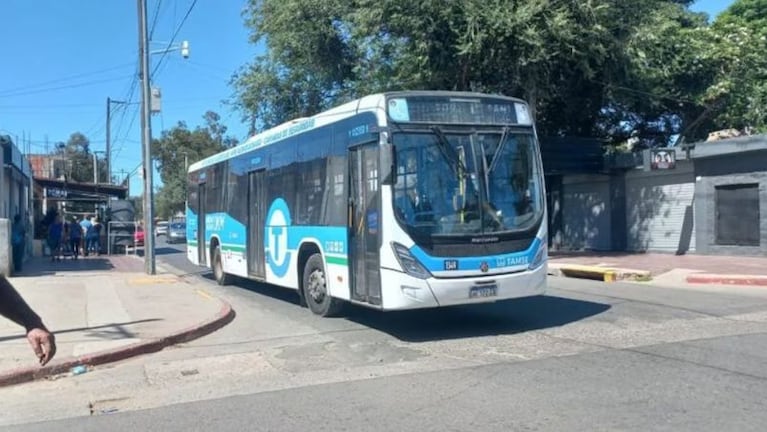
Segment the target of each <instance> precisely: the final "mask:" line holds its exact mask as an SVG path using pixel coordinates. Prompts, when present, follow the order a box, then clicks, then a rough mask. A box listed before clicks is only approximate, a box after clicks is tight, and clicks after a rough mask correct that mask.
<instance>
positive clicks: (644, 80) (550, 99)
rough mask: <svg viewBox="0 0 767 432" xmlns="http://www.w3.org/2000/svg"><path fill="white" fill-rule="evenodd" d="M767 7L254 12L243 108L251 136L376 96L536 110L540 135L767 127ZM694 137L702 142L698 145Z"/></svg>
mask: <svg viewBox="0 0 767 432" xmlns="http://www.w3.org/2000/svg"><path fill="white" fill-rule="evenodd" d="M765 2H767V0H738V1H736V2H735V4H733V6H732V7H731V8H730V9H729V10H728V11H727V12H725V13H724V14H722V15H721V17H720V18H719V19H718V20H717V21H716V22H715V23H714V24H709V23H708V19H707V17H706V16H705V15H703V14H698V13H693V12H691V11H690V10H689V8H688V7H689V5H690V4H691V3H692V1H690V0H589V1H560V0H518V1H513V2H510V1H508V0H462V1H457V0H456V1H442V0H440V1H438V0H423V1H419V2H413V1H409V0H388V1H380V0H379V1H373V0H326V1H324V2H319V3H318V2H315V1H312V0H249V2H248V7H247V8H246V10H245V12H244V17H245V22H246V25H247V26H248V27H249V28H250V29H251V41H252V42H253V43H260V42H263V43H265V44H266V47H267V52H266V53H265V54H264V55H263V56H260V57H258V58H256V59H254V61H253V62H252V63H250V64H248V65H246V66H244V67H243V69H242V70H241V71H240V73H239V74H238V75H237V76H236V77H235V78H234V80H233V85H234V88H235V91H236V94H237V96H238V97H237V105H238V107H239V108H240V109H241V110H242V112H243V115H244V118H245V119H247V120H248V121H249V122H250V124H251V129H252V130H253V131H256V130H260V129H264V128H267V127H271V126H274V125H276V124H279V123H281V122H284V121H287V120H290V119H292V118H296V117H304V116H308V115H312V114H315V113H317V112H319V111H320V110H322V109H325V108H328V107H329V106H332V105H335V104H337V103H340V102H343V101H346V100H349V99H352V98H355V97H359V96H361V95H364V94H370V93H375V92H379V91H389V90H400V89H448V90H472V91H483V92H490V93H503V94H507V95H511V96H519V97H523V98H525V99H527V100H528V101H529V102H530V103H531V105H532V106H533V107H534V112H535V113H536V120H537V122H538V126H539V129H540V132H541V134H543V135H580V136H597V137H602V138H608V139H611V140H612V141H613V142H624V141H625V140H626V138H627V136H628V134H629V133H630V132H631V131H632V130H633V131H639V132H640V135H641V136H642V137H643V138H644V139H645V140H649V141H650V142H652V143H654V144H663V143H665V142H667V141H668V137H669V136H670V135H672V134H676V133H680V132H686V133H690V134H693V135H695V136H698V137H699V136H701V135H705V133H706V132H707V131H708V130H709V129H710V128H722V127H738V128H740V127H745V126H756V127H763V126H764V123H765V120H764V116H765V114H764V108H763V107H764V106H765V104H764V98H765V94H767V90H765V87H764V83H765V82H767V80H765V79H764V71H765V70H767V68H765V65H764V61H765V58H767V56H765V55H764V53H765V50H764V39H763V37H764V34H765V31H766V30H764V29H766V28H767V25H765V15H767V14H765V10H767V8H766V7H765ZM696 134H697V135H696Z"/></svg>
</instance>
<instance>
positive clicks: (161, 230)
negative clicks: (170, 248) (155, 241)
mask: <svg viewBox="0 0 767 432" xmlns="http://www.w3.org/2000/svg"><path fill="white" fill-rule="evenodd" d="M167 234H168V221H160V222H157V224H156V225H155V227H154V235H155V237H159V236H161V235H167Z"/></svg>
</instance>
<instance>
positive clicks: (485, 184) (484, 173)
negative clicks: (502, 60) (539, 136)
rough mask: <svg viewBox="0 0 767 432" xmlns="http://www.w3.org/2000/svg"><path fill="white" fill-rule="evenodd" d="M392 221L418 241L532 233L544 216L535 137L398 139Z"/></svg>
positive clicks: (457, 134)
mask: <svg viewBox="0 0 767 432" xmlns="http://www.w3.org/2000/svg"><path fill="white" fill-rule="evenodd" d="M392 138H393V144H394V147H395V149H396V160H397V179H396V183H395V187H394V206H395V209H396V211H395V214H396V215H397V219H398V220H399V222H400V224H401V225H403V227H405V229H406V230H407V231H408V232H410V233H411V234H415V235H471V236H476V235H484V234H498V233H503V232H510V231H518V230H524V229H527V228H529V227H530V226H531V225H532V224H533V223H535V222H536V221H537V220H538V218H539V216H540V215H541V214H542V212H543V197H542V196H541V195H542V190H543V187H542V184H541V182H542V174H541V172H540V168H539V164H538V152H537V147H536V145H535V139H534V137H533V135H532V133H520V132H510V131H509V130H508V129H506V128H503V129H501V128H495V129H493V130H491V131H481V132H477V131H476V130H472V131H466V132H462V131H460V130H459V131H456V130H452V129H451V130H450V131H446V130H442V129H440V128H432V129H431V131H429V132H400V133H395V134H393V137H392Z"/></svg>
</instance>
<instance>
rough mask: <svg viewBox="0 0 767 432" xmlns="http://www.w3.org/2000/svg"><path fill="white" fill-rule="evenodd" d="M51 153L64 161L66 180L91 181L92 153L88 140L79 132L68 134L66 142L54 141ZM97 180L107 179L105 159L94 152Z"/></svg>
mask: <svg viewBox="0 0 767 432" xmlns="http://www.w3.org/2000/svg"><path fill="white" fill-rule="evenodd" d="M53 154H55V155H57V156H60V157H61V158H62V159H63V160H65V161H66V165H65V167H66V168H65V173H66V177H67V181H71V182H77V183H93V180H94V178H93V153H92V152H91V150H90V140H89V139H88V137H86V136H85V135H83V134H82V133H80V132H75V133H73V134H72V135H70V137H69V140H67V142H66V143H64V142H59V143H56V147H55V150H54V151H53ZM96 165H97V170H98V172H97V176H98V181H99V182H100V183H101V182H105V181H106V180H107V168H106V159H104V158H103V157H101V156H100V155H99V154H96Z"/></svg>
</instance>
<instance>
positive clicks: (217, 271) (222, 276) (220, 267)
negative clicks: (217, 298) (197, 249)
mask: <svg viewBox="0 0 767 432" xmlns="http://www.w3.org/2000/svg"><path fill="white" fill-rule="evenodd" d="M212 261H213V277H215V279H216V283H217V284H219V285H222V286H223V285H228V284H229V282H230V281H231V278H230V277H229V275H228V274H226V273H224V263H223V262H222V261H221V246H218V245H216V248H215V249H213V257H212Z"/></svg>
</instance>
